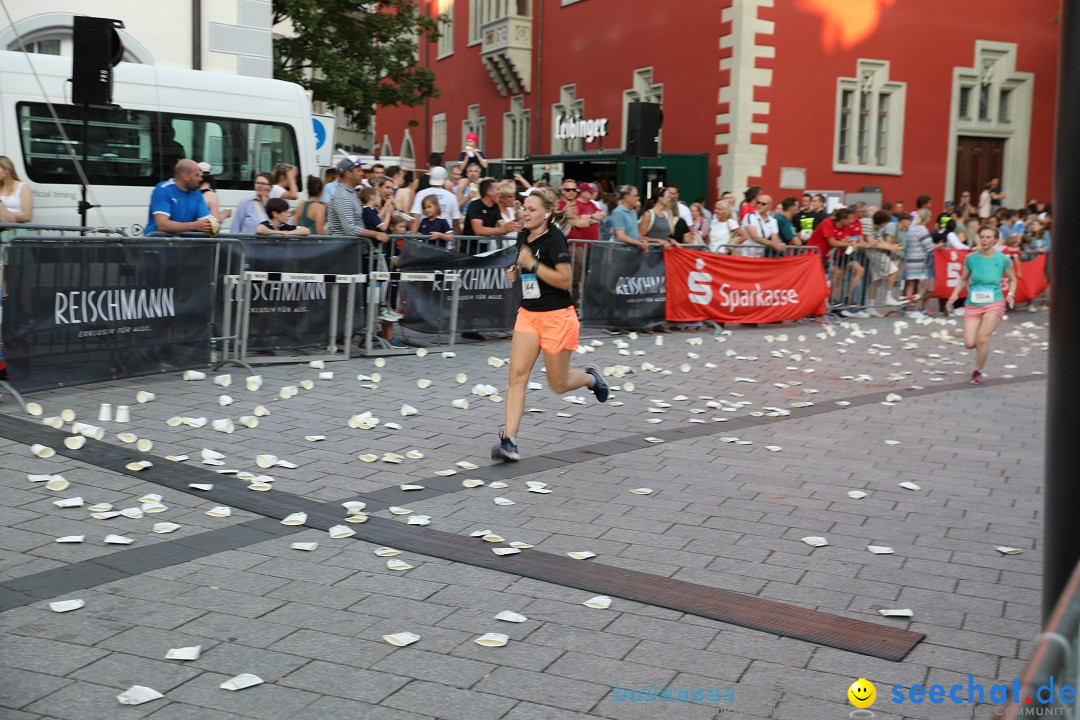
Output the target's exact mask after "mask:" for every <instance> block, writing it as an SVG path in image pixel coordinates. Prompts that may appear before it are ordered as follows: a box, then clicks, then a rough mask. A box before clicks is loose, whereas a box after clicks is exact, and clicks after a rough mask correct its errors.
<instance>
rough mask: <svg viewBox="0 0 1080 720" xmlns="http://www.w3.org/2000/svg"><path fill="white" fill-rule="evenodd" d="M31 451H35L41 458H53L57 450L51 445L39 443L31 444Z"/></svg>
mask: <svg viewBox="0 0 1080 720" xmlns="http://www.w3.org/2000/svg"><path fill="white" fill-rule="evenodd" d="M30 452H32V453H34V454H35V455H37V456H38V457H39V458H51V457H52V456H53V455H55V454H56V451H55V450H53V449H52V448H51V447H48V446H47V445H41V444H39V443H35V444H34V445H31V446H30Z"/></svg>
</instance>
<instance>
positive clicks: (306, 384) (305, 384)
mask: <svg viewBox="0 0 1080 720" xmlns="http://www.w3.org/2000/svg"><path fill="white" fill-rule="evenodd" d="M300 387H302V388H304V389H305V390H314V389H315V381H314V380H301V381H300ZM293 394H294V395H295V394H296V393H293Z"/></svg>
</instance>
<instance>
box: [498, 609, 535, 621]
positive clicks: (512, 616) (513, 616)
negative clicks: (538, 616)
mask: <svg viewBox="0 0 1080 720" xmlns="http://www.w3.org/2000/svg"><path fill="white" fill-rule="evenodd" d="M495 619H496V620H502V621H504V622H512V623H523V622H525V621H526V620H528V619H529V618H527V617H525V616H524V615H521V614H519V613H516V612H512V611H510V610H503V611H502V612H501V613H499V614H498V615H496V616H495Z"/></svg>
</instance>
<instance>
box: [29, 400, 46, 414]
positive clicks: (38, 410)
mask: <svg viewBox="0 0 1080 720" xmlns="http://www.w3.org/2000/svg"><path fill="white" fill-rule="evenodd" d="M26 412H27V414H28V415H33V416H34V417H37V416H39V415H43V414H44V413H45V409H44V408H42V407H41V405H39V404H38V403H36V402H31V403H26Z"/></svg>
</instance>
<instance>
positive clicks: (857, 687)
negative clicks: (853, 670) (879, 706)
mask: <svg viewBox="0 0 1080 720" xmlns="http://www.w3.org/2000/svg"><path fill="white" fill-rule="evenodd" d="M847 696H848V700H849V701H850V702H851V704H852V705H854V706H855V707H857V708H868V707H870V706H871V705H873V704H874V701H875V700H877V688H875V687H874V684H873V683H872V682H870V681H869V680H867V679H866V678H859V679H858V680H856V681H855V682H853V683H851V687H849V688H848V690H847Z"/></svg>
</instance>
